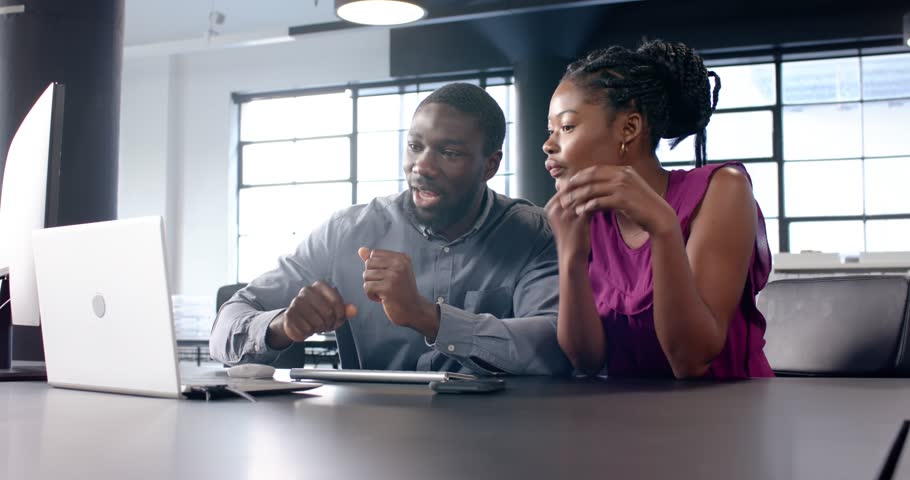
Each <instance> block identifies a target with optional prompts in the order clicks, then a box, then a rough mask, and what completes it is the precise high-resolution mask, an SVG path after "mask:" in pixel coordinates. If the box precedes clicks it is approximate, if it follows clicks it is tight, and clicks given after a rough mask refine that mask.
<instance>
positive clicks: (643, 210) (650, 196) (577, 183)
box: [551, 165, 679, 236]
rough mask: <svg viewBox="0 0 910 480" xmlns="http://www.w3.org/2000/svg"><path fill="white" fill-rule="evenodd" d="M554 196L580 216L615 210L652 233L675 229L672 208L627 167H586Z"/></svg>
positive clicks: (675, 220)
mask: <svg viewBox="0 0 910 480" xmlns="http://www.w3.org/2000/svg"><path fill="white" fill-rule="evenodd" d="M557 197H559V202H560V206H561V207H562V208H563V209H568V210H571V211H572V212H574V213H575V214H576V215H579V216H588V215H590V214H591V212H595V211H597V210H615V211H617V212H619V213H622V214H623V215H624V216H626V217H627V218H628V219H629V220H632V221H633V222H635V223H636V224H638V225H639V226H640V227H641V228H643V229H644V230H645V231H646V232H648V234H650V235H651V236H655V235H662V234H664V233H666V232H668V231H672V229H674V228H678V221H679V220H678V219H677V218H676V212H675V211H673V207H671V206H670V204H668V203H667V202H666V201H665V200H664V199H663V198H662V197H661V196H660V195H659V194H658V193H657V192H655V191H654V190H653V189H652V188H651V187H650V186H649V185H648V184H647V182H645V181H644V180H643V179H642V178H641V176H639V175H638V173H637V172H636V171H635V170H634V169H633V168H632V167H629V166H615V165H597V166H593V167H588V168H586V169H584V170H582V171H580V172H578V173H577V174H575V175H574V176H573V177H572V178H570V179H569V182H568V184H567V185H566V187H565V188H564V189H563V190H562V191H561V192H559V193H558V194H557V196H556V197H553V198H554V199H556V198H557ZM551 203H552V200H551ZM551 224H552V221H551Z"/></svg>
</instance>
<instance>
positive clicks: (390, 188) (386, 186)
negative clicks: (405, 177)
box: [357, 180, 407, 203]
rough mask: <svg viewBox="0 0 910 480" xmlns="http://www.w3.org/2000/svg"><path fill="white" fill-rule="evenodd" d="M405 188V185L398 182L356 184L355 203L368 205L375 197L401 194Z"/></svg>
mask: <svg viewBox="0 0 910 480" xmlns="http://www.w3.org/2000/svg"><path fill="white" fill-rule="evenodd" d="M406 188H407V183H405V182H403V181H399V180H395V181H391V182H358V183H357V203H369V202H370V201H371V200H373V199H374V198H376V197H384V196H386V195H391V194H393V193H398V192H402V191H404V190H405V189H406Z"/></svg>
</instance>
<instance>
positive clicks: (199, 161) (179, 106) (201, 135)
mask: <svg viewBox="0 0 910 480" xmlns="http://www.w3.org/2000/svg"><path fill="white" fill-rule="evenodd" d="M123 69H124V71H123V83H122V95H123V97H122V99H121V114H120V118H121V124H120V188H119V198H120V200H119V206H118V207H119V208H118V212H119V216H120V217H121V218H125V217H131V216H137V215H163V216H164V217H165V219H166V225H167V228H168V232H169V234H170V235H169V245H168V248H169V254H170V263H171V265H170V266H169V268H170V270H171V276H172V278H173V279H174V281H173V284H172V289H173V293H176V294H183V295H198V296H214V294H215V290H216V289H217V288H218V287H219V286H221V285H224V284H226V283H231V282H233V281H234V277H235V271H236V266H235V265H236V158H235V157H236V154H235V150H236V141H237V139H236V136H235V135H236V124H235V122H236V108H235V106H234V105H233V103H232V100H231V93H235V92H239V93H244V92H264V91H272V90H285V89H293V88H306V87H313V86H324V85H341V84H346V83H349V82H357V81H360V82H363V81H376V80H385V79H387V78H388V77H389V33H388V30H387V29H365V30H353V31H347V32H332V33H324V34H316V35H307V36H301V37H297V39H296V40H295V41H293V42H289V43H282V44H275V45H264V46H257V47H246V48H229V49H222V50H216V51H210V52H200V53H193V54H185V55H163V56H154V57H141V58H130V57H129V56H127V57H126V58H124V68H123Z"/></svg>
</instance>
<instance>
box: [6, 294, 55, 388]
mask: <svg viewBox="0 0 910 480" xmlns="http://www.w3.org/2000/svg"><path fill="white" fill-rule="evenodd" d="M0 278H2V277H0ZM6 284H7V282H2V284H0V382H13V381H29V380H32V381H35V380H37V381H46V380H47V370H46V368H45V366H44V362H31V361H19V360H16V361H14V360H13V317H12V314H11V313H10V308H9V304H8V303H7V304H6V305H5V306H4V304H5V303H6V302H7V301H8V300H9V288H8V286H7V285H6Z"/></svg>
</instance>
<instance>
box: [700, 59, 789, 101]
mask: <svg viewBox="0 0 910 480" xmlns="http://www.w3.org/2000/svg"><path fill="white" fill-rule="evenodd" d="M709 70H713V71H714V72H715V73H717V75H719V76H720V80H721V88H720V95H719V96H718V101H717V108H718V109H722V108H740V107H757V106H762V105H774V102H775V97H776V92H775V88H774V83H775V81H776V80H775V78H774V64H773V63H765V64H761V65H736V66H732V67H717V68H709Z"/></svg>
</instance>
